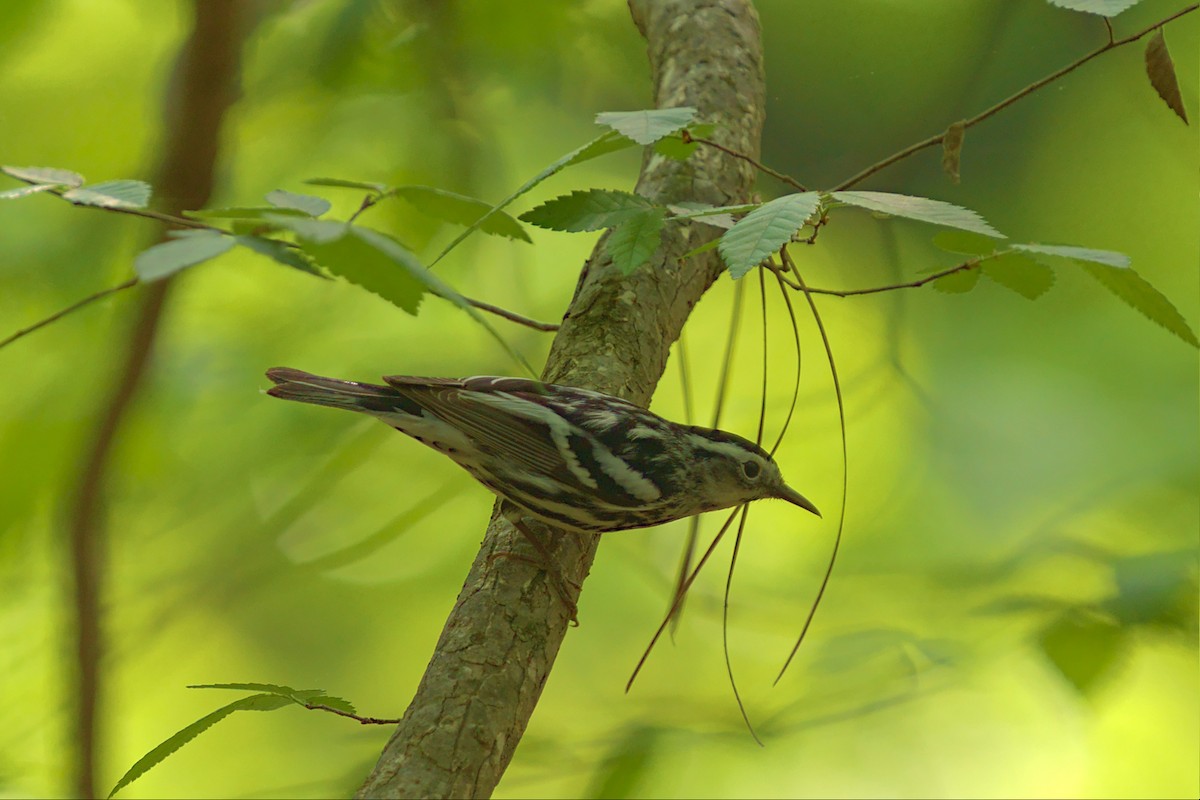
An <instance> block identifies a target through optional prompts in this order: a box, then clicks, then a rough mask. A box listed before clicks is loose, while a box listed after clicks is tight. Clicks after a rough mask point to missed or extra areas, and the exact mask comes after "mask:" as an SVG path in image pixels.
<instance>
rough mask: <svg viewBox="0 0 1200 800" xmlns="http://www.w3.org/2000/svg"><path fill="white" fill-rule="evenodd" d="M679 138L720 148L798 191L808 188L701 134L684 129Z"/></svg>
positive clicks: (788, 176)
mask: <svg viewBox="0 0 1200 800" xmlns="http://www.w3.org/2000/svg"><path fill="white" fill-rule="evenodd" d="M679 138H680V139H682V140H683V142H684V144H690V143H691V142H695V143H697V144H703V145H707V146H708V147H712V148H714V149H716V150H720V151H721V152H722V153H725V154H726V155H729V156H733V157H734V158H738V159H741V160H742V161H745V162H746V163H747V164H749V165H750V166H752V167H754V168H755V169H756V170H758V171H759V172H761V173H763V174H765V175H770V176H771V177H772V178H774V179H775V180H778V181H782V182H783V183H786V184H787V185H788V186H791V187H792V188H793V189H795V190H796V191H798V192H807V191H808V189H807V188H805V186H804V184H802V183H800V181H798V180H796V179H795V178H793V177H792V176H790V175H785V174H784V173H782V172H778V171H776V170H773V169H771V168H770V167H768V166H767V165H766V164H764V163H762V162H761V161H759V160H758V159H756V158H751V157H750V156H748V155H746V154H745V153H739V152H738V151H737V150H734V149H733V148H732V147H726V146H725V145H723V144H721V143H720V142H714V141H713V140H712V139H705V138H703V137H701V136H692V135H691V134H690V133H688V131H687V130H686V129H685V130H683V131H682V132H681V133H680V137H679Z"/></svg>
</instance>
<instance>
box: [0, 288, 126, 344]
mask: <svg viewBox="0 0 1200 800" xmlns="http://www.w3.org/2000/svg"><path fill="white" fill-rule="evenodd" d="M137 284H138V279H137V278H130V279H129V280H127V281H125V282H124V283H121V284H118V285H116V286H111V287H109V288H108V289H101V290H100V291H98V292H96V293H95V294H90V295H88V296H87V297H85V298H83V299H82V300H80V301H78V302H76V303H72V304H71V305H69V306H67V307H66V308H64V309H63V310H62V311H56V312H55V313H53V314H51V315H50V316H48V317H46V318H45V319H43V320H39V321H37V322H35V323H33V324H32V325H30V326H29V327H27V328H21V330H19V331H17V332H16V333H14V334H12V335H11V336H8V337H6V338H5V339H3V340H0V347H7V346H8V345H10V344H12V343H13V342H15V341H16V340H17V339H20V338H21V337H23V336H28V335H29V334H31V333H33V332H34V331H36V330H39V329H41V328H44V327H46V326H47V325H49V324H50V323H51V322H57V321H58V320H60V319H62V318H63V317H65V316H67V315H68V314H70V313H72V312H74V311H78V310H79V309H81V308H83V307H84V306H86V305H88V304H90V303H94V302H96V301H97V300H103V299H104V298H105V297H108V296H109V295H110V294H116V293H117V292H122V291H124V290H126V289H132V288H133V287H134V286H137Z"/></svg>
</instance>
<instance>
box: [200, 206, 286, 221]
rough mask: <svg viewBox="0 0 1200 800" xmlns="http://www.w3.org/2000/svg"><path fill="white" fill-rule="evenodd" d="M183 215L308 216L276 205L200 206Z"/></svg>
mask: <svg viewBox="0 0 1200 800" xmlns="http://www.w3.org/2000/svg"><path fill="white" fill-rule="evenodd" d="M183 215H184V216H185V217H190V218H192V219H266V218H267V217H269V216H272V215H274V216H279V217H301V218H304V219H309V218H310V216H309V215H308V214H306V213H305V212H303V211H300V210H299V209H295V208H277V207H276V206H238V207H234V208H201V209H197V210H196V211H184V212H183Z"/></svg>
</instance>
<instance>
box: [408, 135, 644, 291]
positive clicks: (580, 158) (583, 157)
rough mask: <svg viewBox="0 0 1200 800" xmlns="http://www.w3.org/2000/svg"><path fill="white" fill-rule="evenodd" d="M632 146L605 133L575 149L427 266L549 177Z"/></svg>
mask: <svg viewBox="0 0 1200 800" xmlns="http://www.w3.org/2000/svg"><path fill="white" fill-rule="evenodd" d="M632 146H633V141H632V140H631V139H627V138H626V137H624V136H622V135H621V134H619V133H617V132H615V131H605V132H604V133H602V134H600V135H599V136H597V137H596V138H595V139H593V140H592V141H590V142H588V143H587V144H585V145H582V146H581V147H577V148H575V149H574V150H572V151H571V152H569V153H567V154H566V155H565V156H563V157H562V158H560V159H558V160H557V161H555V162H554V163H552V164H550V166H548V167H546V168H545V169H543V170H542V171H541V172H539V173H538V174H537V175H534V176H533V177H532V178H530V179H529V180H527V181H525V183H523V184H521V187H520V188H519V189H517V190H516V191H515V192H513V193H512V194H510V195H509V196H508V197H506V198H504V199H503V200H501V201H500V202H499V203H497V204H496V205H494V206H492V208H491V210H490V211H488V213H487V214H484V215H483V216H482V217H480V218H479V219H478V220H476V221H475V223H474V224H472V225H471V227H469V228H467V229H466V230H465V231H463V232H462V233H460V234H459V235H458V236H456V237H454V241H452V242H450V244H448V245H446V246H445V247H444V248H442V252H440V253H438V255H437V258H435V259H433V261H431V262H430V263H429V266H430V267H431V268H432V267H433V265H434V264H436V263H438V262H439V261H441V260H442V259H443V258H445V257H446V254H447V253H449V252H450V251H451V250H453V249H454V248H455V247H458V245H459V244H460V243H461V242H462V241H463V240H464V239H466V238H467V237H468V236H470V235H471V234H472V233H473V232H474V231H475V230H476V229H478V228H480V227H482V225H483V223H484V222H486V221H487V220H488V219H490V218H491V216H492V215H494V214H497V213H499V212H500V211H502V210H503V209H504V208H506V207H507V206H508V205H509V204H510V203H512V202H513V201H514V200H516V199H517V198H518V197H520V196H521V195H523V194H525V193H526V192H528V191H529V190H530V189H532V188H533V187H535V186H537V185H538V184H539V183H541V182H542V181H544V180H546V179H547V178H549V177H550V176H551V175H554V174H556V173H558V172H560V171H561V170H564V169H566V168H567V167H570V166H574V165H575V164H582V163H583V162H584V161H589V160H591V159H593V158H598V157H600V156H603V155H607V154H608V153H615V152H617V151H618V150H624V149H625V148H626V147H632Z"/></svg>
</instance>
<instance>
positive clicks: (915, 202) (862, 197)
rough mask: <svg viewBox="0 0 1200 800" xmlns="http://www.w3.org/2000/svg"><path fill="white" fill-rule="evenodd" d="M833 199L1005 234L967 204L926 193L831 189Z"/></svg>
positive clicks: (996, 235)
mask: <svg viewBox="0 0 1200 800" xmlns="http://www.w3.org/2000/svg"><path fill="white" fill-rule="evenodd" d="M833 199H834V200H837V201H838V202H840V203H846V204H847V205H852V206H858V207H859V208H865V209H868V210H870V211H875V212H878V213H880V214H890V215H892V216H896V217H904V218H905V219H915V220H918V221H920V222H929V223H932V224H934V225H941V226H943V227H946V228H958V229H959V230H964V231H970V232H971V233H979V234H982V235H984V236H991V237H993V238H996V239H1003V238H1005V236H1004V234H1002V233H1000V232H999V231H997V230H996V229H995V228H993V227H992V226H991V225H989V224H988V223H987V222H986V221H985V220H984V219H983V218H982V217H980V216H979V215H978V214H976V213H975V212H974V211H972V210H970V209H969V208H962V207H961V206H956V205H952V204H950V203H943V202H942V201H941V200H933V199H930V198H928V197H911V196H909V195H906V194H892V193H891V192H833Z"/></svg>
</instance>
